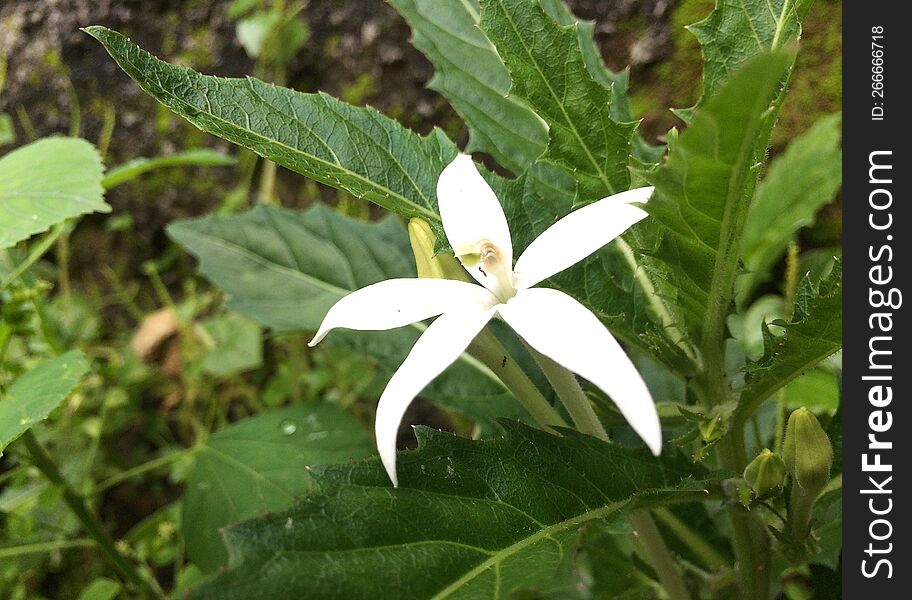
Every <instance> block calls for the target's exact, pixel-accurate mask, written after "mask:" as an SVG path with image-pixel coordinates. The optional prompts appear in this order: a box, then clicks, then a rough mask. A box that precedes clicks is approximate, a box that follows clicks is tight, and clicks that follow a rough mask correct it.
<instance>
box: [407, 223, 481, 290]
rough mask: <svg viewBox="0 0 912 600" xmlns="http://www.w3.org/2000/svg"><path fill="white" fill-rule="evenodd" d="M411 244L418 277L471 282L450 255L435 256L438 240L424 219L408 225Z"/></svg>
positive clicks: (454, 258)
mask: <svg viewBox="0 0 912 600" xmlns="http://www.w3.org/2000/svg"><path fill="white" fill-rule="evenodd" d="M408 233H409V242H411V244H412V252H413V253H414V254H415V266H416V267H417V268H418V277H422V278H430V279H457V280H461V281H469V278H468V274H467V273H466V271H465V269H463V268H462V265H460V264H459V261H457V260H456V257H454V256H453V255H452V254H450V253H440V254H437V255H436V256H435V255H434V243H435V241H436V238H435V237H434V232H433V231H431V226H430V225H428V222H427V221H425V220H424V219H419V218H417V217H415V218H413V219H411V220H409V223H408Z"/></svg>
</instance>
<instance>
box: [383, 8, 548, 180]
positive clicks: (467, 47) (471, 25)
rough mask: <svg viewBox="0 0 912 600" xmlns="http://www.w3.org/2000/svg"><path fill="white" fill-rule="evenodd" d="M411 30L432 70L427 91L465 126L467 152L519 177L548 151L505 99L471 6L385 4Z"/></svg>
mask: <svg viewBox="0 0 912 600" xmlns="http://www.w3.org/2000/svg"><path fill="white" fill-rule="evenodd" d="M390 4H392V6H393V8H395V9H396V10H397V11H398V12H399V14H400V15H402V17H403V18H405V20H406V21H407V22H408V24H409V26H410V27H411V29H412V43H413V44H414V45H415V47H416V48H418V49H419V50H420V51H421V52H423V53H424V55H425V56H427V57H428V59H429V60H430V61H431V62H432V63H433V64H434V67H435V69H436V71H435V74H434V77H433V79H431V81H430V82H429V83H428V87H430V88H431V89H433V90H435V91H437V92H439V93H440V94H442V95H443V96H444V97H445V98H446V99H447V100H449V102H450V104H452V106H453V108H454V109H455V110H456V112H457V113H458V114H459V116H461V117H462V118H463V120H464V121H465V122H466V124H467V125H468V126H469V143H468V146H467V147H466V151H467V152H474V151H480V152H487V153H488V154H490V155H491V156H493V157H494V158H495V159H496V160H497V162H499V163H500V164H501V165H503V166H505V167H507V168H508V169H510V170H511V171H513V172H514V173H517V174H519V173H522V172H523V171H525V170H526V169H527V168H528V167H529V166H530V165H531V164H532V162H533V161H534V160H535V159H536V158H538V157H539V156H540V155H541V154H542V153H543V152H544V151H545V148H546V146H547V145H548V128H547V126H546V125H545V124H544V122H542V120H541V119H540V118H539V117H538V115H536V114H535V112H533V111H532V109H530V108H529V107H528V106H526V105H525V104H524V103H523V102H521V101H519V100H518V99H516V98H515V97H512V96H509V95H508V92H509V90H510V73H509V72H508V71H507V68H506V67H505V66H504V64H503V62H502V61H501V59H500V56H498V55H497V51H496V50H495V49H494V46H493V45H491V42H490V41H488V39H487V38H486V37H485V35H484V34H483V33H482V32H481V31H480V30H479V29H478V3H477V0H465V1H463V2H439V1H438V0H390Z"/></svg>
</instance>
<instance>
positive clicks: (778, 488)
mask: <svg viewBox="0 0 912 600" xmlns="http://www.w3.org/2000/svg"><path fill="white" fill-rule="evenodd" d="M744 479H746V480H747V483H748V484H749V485H750V487H751V490H753V492H754V494H755V495H756V497H757V498H759V499H761V500H765V499H767V498H772V497H773V496H777V495H778V494H779V493H781V492H782V481H783V479H785V463H784V462H782V459H781V458H779V455H778V454H776V453H775V452H770V450H769V448H764V449H763V452H761V453H760V454H758V455H757V458H755V459H754V460H752V461H751V463H750V464H749V465H747V467H746V468H745V469H744Z"/></svg>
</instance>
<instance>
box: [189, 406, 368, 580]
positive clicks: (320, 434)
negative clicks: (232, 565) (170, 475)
mask: <svg viewBox="0 0 912 600" xmlns="http://www.w3.org/2000/svg"><path fill="white" fill-rule="evenodd" d="M372 452H373V443H372V442H371V438H370V436H369V435H368V433H367V432H366V431H365V430H364V429H363V428H362V427H361V425H360V424H359V423H358V422H357V421H355V420H354V419H353V418H352V417H351V416H349V415H348V414H347V413H346V412H345V411H343V410H342V409H340V408H338V407H335V406H332V405H329V404H319V405H298V406H291V407H289V408H285V409H282V410H276V411H272V412H266V413H261V414H259V415H257V416H255V417H251V418H249V419H245V420H243V421H240V422H238V423H235V424H234V425H231V426H229V427H226V428H225V429H223V430H222V431H219V432H218V433H216V434H215V435H213V436H212V437H210V438H209V439H208V440H206V443H205V444H203V445H202V446H201V447H200V448H199V449H198V450H197V452H196V455H195V457H194V466H193V471H192V473H191V474H190V477H189V478H188V479H187V491H186V493H185V494H184V500H183V509H182V521H183V524H182V526H181V528H182V531H183V534H184V539H185V540H186V543H187V554H188V555H189V556H190V559H191V560H192V561H193V562H194V563H196V565H197V566H199V567H200V568H202V569H203V570H205V571H213V570H215V569H216V568H217V567H218V566H219V565H222V564H224V563H225V561H226V560H227V558H228V556H227V554H226V552H225V547H224V544H222V540H221V536H220V535H219V531H218V530H219V528H221V527H225V526H227V525H231V524H233V523H237V522H238V521H241V520H243V519H249V518H251V517H253V516H256V515H262V514H263V512H264V511H277V510H284V509H286V508H288V507H289V506H291V505H292V503H293V502H294V501H295V498H297V497H298V496H302V495H303V494H304V493H305V492H306V491H307V490H308V489H310V488H311V476H310V473H309V471H308V469H309V468H310V467H311V466H312V465H318V464H332V463H337V462H343V461H347V460H350V459H361V458H364V457H367V456H370V454H371V453H372Z"/></svg>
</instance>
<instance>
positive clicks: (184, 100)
mask: <svg viewBox="0 0 912 600" xmlns="http://www.w3.org/2000/svg"><path fill="white" fill-rule="evenodd" d="M86 32H87V33H88V34H89V35H91V36H93V37H95V38H96V39H98V41H100V42H101V43H102V44H103V45H104V47H105V49H106V50H107V51H108V52H109V53H110V54H111V56H112V57H113V58H114V60H116V61H117V63H118V64H119V65H120V67H121V68H122V69H123V70H124V71H125V72H126V73H127V75H129V76H130V77H132V78H133V79H134V80H135V81H136V82H137V83H138V84H139V85H140V87H142V88H143V90H145V91H146V93H148V94H149V95H151V96H152V97H153V98H155V99H156V100H158V101H159V102H161V103H162V104H164V105H165V106H167V107H168V108H170V109H171V110H172V111H174V112H175V113H177V114H178V115H180V116H182V117H184V118H185V119H187V120H188V121H190V122H191V123H193V124H194V125H196V126H197V127H199V128H200V129H202V130H203V131H206V132H209V133H212V134H214V135H217V136H219V137H222V138H225V139H226V140H228V141H230V142H233V143H235V144H238V145H239V146H243V147H245V148H249V149H250V150H253V151H254V152H256V153H257V154H260V155H262V156H265V157H267V158H269V159H270V160H272V161H273V162H276V163H278V164H280V165H282V166H284V167H287V168H288V169H291V170H292V171H296V172H298V173H301V174H303V175H306V176H307V177H310V178H311V179H314V180H316V181H319V182H321V183H324V184H326V185H329V186H332V187H335V188H339V189H343V190H345V191H347V192H349V193H351V194H353V195H355V196H357V197H359V198H367V199H368V200H370V201H372V202H375V203H377V204H379V205H380V206H383V207H385V208H388V209H390V210H392V211H394V212H398V213H400V214H402V215H404V216H408V217H422V218H424V219H429V220H431V221H434V222H439V219H440V217H439V215H438V213H437V196H436V187H437V179H438V177H439V175H440V172H441V171H442V170H443V167H444V166H445V165H446V164H447V163H448V162H450V161H451V160H452V159H453V157H454V156H455V155H456V147H455V146H454V145H453V143H452V142H450V141H449V140H448V139H447V138H446V136H444V135H443V133H442V132H440V131H439V130H436V129H435V130H434V131H433V132H432V133H431V134H429V135H428V136H425V137H421V136H419V135H417V134H415V133H413V132H411V131H409V130H407V129H405V128H404V127H402V126H401V125H399V124H398V123H397V122H395V121H393V120H392V119H388V118H387V117H384V116H383V115H381V114H380V113H379V112H377V111H376V110H374V109H372V108H356V107H353V106H350V105H348V104H345V103H344V102H341V101H339V100H336V99H335V98H333V97H332V96H328V95H326V94H322V93H319V94H302V93H299V92H296V91H294V90H289V89H286V88H281V87H276V86H274V85H270V84H268V83H265V82H263V81H260V80H258V79H253V78H247V79H224V78H220V77H211V76H206V75H200V74H199V73H196V72H195V71H193V70H191V69H188V68H186V67H180V66H176V65H170V64H168V63H165V62H162V61H160V60H158V59H157V58H155V57H154V56H152V55H151V54H149V53H148V52H146V51H144V50H142V49H141V48H139V47H138V46H136V45H135V44H133V43H132V42H130V41H129V40H128V39H127V38H126V37H124V36H123V35H121V34H120V33H117V32H116V31H111V30H110V29H106V28H104V27H99V26H93V27H88V28H86Z"/></svg>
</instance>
